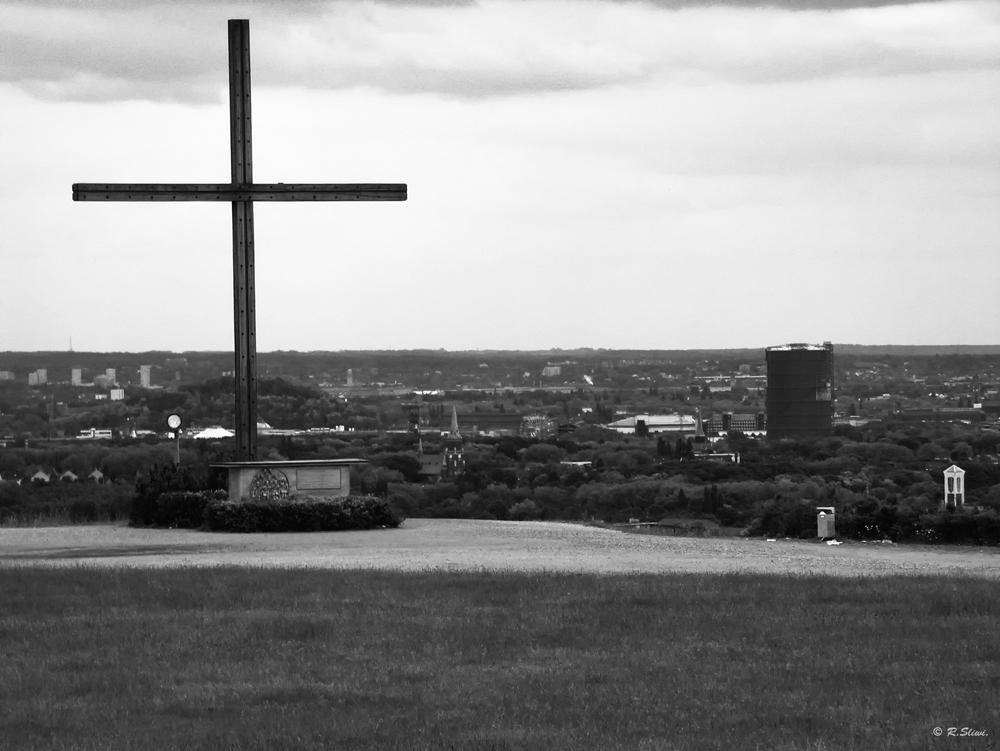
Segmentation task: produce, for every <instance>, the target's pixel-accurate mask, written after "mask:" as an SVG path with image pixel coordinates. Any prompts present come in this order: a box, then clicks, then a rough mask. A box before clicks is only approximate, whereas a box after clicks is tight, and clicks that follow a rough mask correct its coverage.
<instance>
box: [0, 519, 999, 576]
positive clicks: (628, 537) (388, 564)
mask: <svg viewBox="0 0 1000 751" xmlns="http://www.w3.org/2000/svg"><path fill="white" fill-rule="evenodd" d="M5 565H44V566H65V565H71V566H80V565H84V566H129V567H141V566H148V567H166V566H225V565H233V566H269V567H310V568H330V569H344V568H352V569H358V568H377V569H397V570H410V571H413V570H426V569H445V570H466V571H469V570H471V571H475V570H483V569H489V570H504V569H506V570H512V571H568V572H590V573H620V572H632V571H645V572H653V573H661V572H668V571H703V572H724V571H753V572H770V573H780V574H806V573H816V574H834V575H842V576H859V575H862V576H878V575H886V574H919V573H949V574H955V573H964V574H968V575H972V576H980V577H987V578H994V579H1000V551H998V550H996V549H991V548H958V547H934V546H925V545H912V546H911V545H891V544H879V543H845V544H844V545H839V546H828V545H824V544H819V543H813V542H801V541H792V540H779V541H777V542H767V541H765V540H761V539H740V538H721V537H706V538H696V537H659V536H652V535H637V534H629V533H625V532H619V531H615V530H609V529H600V528H596V527H586V526H582V525H578V524H563V523H559V522H497V521H467V520H459V519H433V520H432V519H408V520H407V521H406V522H404V523H403V525H402V526H401V527H400V528H399V529H383V530H375V531H371V532H314V533H288V534H263V535H249V534H226V533H218V532H197V531H190V530H153V529H132V528H130V527H125V526H118V525H93V526H73V527H33V528H8V529H0V566H5Z"/></svg>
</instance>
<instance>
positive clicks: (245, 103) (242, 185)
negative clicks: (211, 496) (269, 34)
mask: <svg viewBox="0 0 1000 751" xmlns="http://www.w3.org/2000/svg"><path fill="white" fill-rule="evenodd" d="M229 136H230V148H231V152H232V180H231V182H229V183H223V184H208V185H205V184H199V185H192V184H183V185H152V184H114V185H109V184H106V183H103V184H101V183H76V184H74V185H73V200H74V201H230V202H231V203H232V205H233V312H234V319H235V325H234V330H235V340H236V369H235V372H236V460H237V461H256V459H257V331H256V313H255V310H254V270H253V264H254V261H253V258H254V248H253V203H254V201H405V200H406V185H405V184H398V183H393V184H372V183H369V184H354V185H295V184H284V183H278V184H271V183H254V181H253V160H252V158H251V148H250V147H251V137H250V21H248V20H231V21H229Z"/></svg>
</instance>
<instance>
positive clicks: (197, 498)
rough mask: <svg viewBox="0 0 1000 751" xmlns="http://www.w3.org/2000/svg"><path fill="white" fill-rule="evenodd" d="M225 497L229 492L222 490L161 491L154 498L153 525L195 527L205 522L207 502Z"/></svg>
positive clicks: (213, 501) (214, 501)
mask: <svg viewBox="0 0 1000 751" xmlns="http://www.w3.org/2000/svg"><path fill="white" fill-rule="evenodd" d="M227 498H229V494H228V493H227V492H226V491H224V490H199V491H171V492H168V493H161V494H160V496H159V498H157V499H156V508H155V510H154V514H153V526H155V527H180V528H182V529H197V528H198V527H201V526H202V525H203V524H204V523H205V510H206V509H207V508H208V506H209V504H212V503H217V502H219V501H225V500H226V499H227Z"/></svg>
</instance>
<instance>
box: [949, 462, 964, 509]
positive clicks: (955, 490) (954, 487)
mask: <svg viewBox="0 0 1000 751" xmlns="http://www.w3.org/2000/svg"><path fill="white" fill-rule="evenodd" d="M964 505H965V470H964V469H962V468H961V467H959V466H957V465H955V464H952V465H951V466H950V467H948V469H946V470H945V471H944V506H945V508H947V507H948V506H953V507H955V508H962V506H964Z"/></svg>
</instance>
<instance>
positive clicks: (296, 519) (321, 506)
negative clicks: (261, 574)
mask: <svg viewBox="0 0 1000 751" xmlns="http://www.w3.org/2000/svg"><path fill="white" fill-rule="evenodd" d="M402 521H403V520H402V518H401V517H400V516H398V515H397V514H396V513H394V512H393V510H392V508H391V507H390V506H389V503H388V502H387V501H386V500H385V499H383V498H375V497H374V496H348V497H346V498H303V499H295V500H290V501H283V502H281V503H268V504H263V503H237V502H234V501H221V502H217V503H211V504H209V505H208V506H207V507H206V509H205V525H206V526H207V527H208V529H210V530H213V531H219V532H339V531H342V530H350V529H377V528H379V527H398V526H399V525H400V523H401V522H402Z"/></svg>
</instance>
